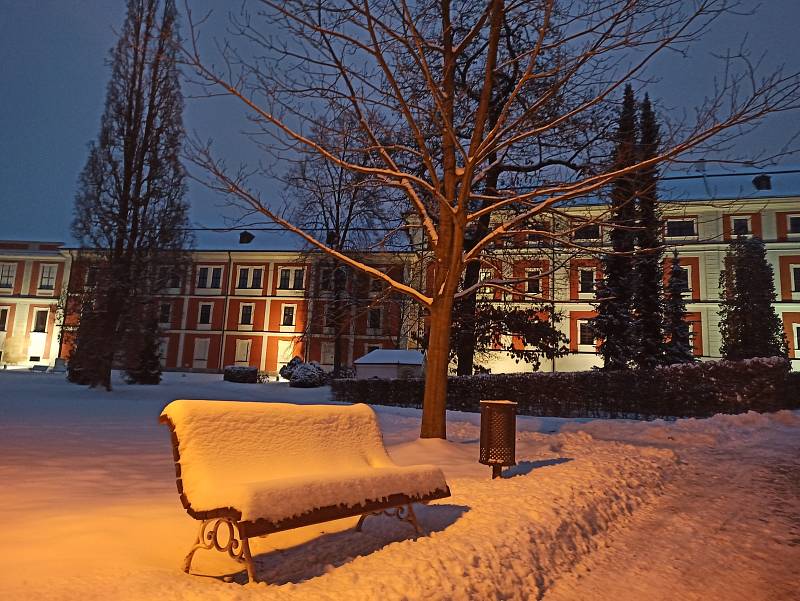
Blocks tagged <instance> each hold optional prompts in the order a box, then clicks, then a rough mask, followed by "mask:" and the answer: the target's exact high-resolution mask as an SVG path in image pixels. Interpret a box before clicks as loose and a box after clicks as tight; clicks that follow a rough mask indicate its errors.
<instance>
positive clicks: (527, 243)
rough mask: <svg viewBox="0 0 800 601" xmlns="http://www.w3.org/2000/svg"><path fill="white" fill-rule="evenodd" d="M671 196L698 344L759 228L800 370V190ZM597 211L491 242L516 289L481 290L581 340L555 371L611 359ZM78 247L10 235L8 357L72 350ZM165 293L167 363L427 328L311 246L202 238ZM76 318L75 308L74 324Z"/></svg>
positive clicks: (670, 237) (326, 354)
mask: <svg viewBox="0 0 800 601" xmlns="http://www.w3.org/2000/svg"><path fill="white" fill-rule="evenodd" d="M662 209H663V218H664V239H665V243H666V245H667V249H666V252H665V253H664V256H665V258H664V261H665V266H666V265H667V263H668V262H669V260H670V256H671V252H672V249H673V248H674V249H677V250H678V253H679V258H680V263H681V266H682V268H683V274H684V277H683V279H684V281H685V293H684V294H685V297H686V301H687V310H688V316H687V319H688V321H689V323H690V326H691V327H690V329H691V343H692V346H693V348H694V353H695V355H696V356H697V357H698V358H706V359H713V358H719V357H720V354H719V348H720V342H721V340H720V333H719V315H718V310H719V299H720V291H719V286H718V282H719V274H720V271H721V269H723V267H724V257H725V253H726V251H727V246H728V244H729V243H730V241H731V240H732V239H733V238H735V237H736V236H739V235H742V236H758V237H760V238H761V239H762V240H764V242H765V244H766V247H767V256H768V260H769V261H770V263H771V265H772V267H773V271H774V276H775V287H776V291H777V298H776V301H775V308H776V311H777V313H778V315H779V316H780V317H781V319H782V321H783V324H784V330H785V334H786V339H787V341H788V343H789V356H790V358H791V359H792V364H793V367H794V369H800V198H798V197H786V198H769V199H764V198H752V199H737V200H733V201H731V200H728V201H708V200H703V201H684V202H671V203H663V204H662ZM602 210H603V208H602V207H595V208H588V209H587V208H586V207H582V208H580V209H576V211H575V212H576V215H577V214H578V213H579V212H580V215H581V219H586V218H587V211H588V217H589V219H591V218H592V212H595V213H596V214H598V215H599V213H600V212H601V211H602ZM586 223H587V225H585V226H581V227H576V228H574V234H573V244H571V245H569V246H564V245H561V246H559V245H554V244H550V243H547V242H546V241H543V240H542V239H540V238H536V237H530V236H529V237H527V238H522V239H518V240H514V241H513V242H512V243H511V244H507V245H505V246H504V247H502V248H494V249H492V250H490V251H488V252H487V257H486V259H487V260H486V261H485V264H486V267H485V268H484V270H483V272H482V274H481V275H482V278H485V279H489V278H500V279H507V280H510V281H513V282H514V283H513V284H512V286H513V288H514V289H515V290H516V292H511V291H504V292H500V291H498V290H495V289H488V288H485V289H483V290H482V291H481V292H480V293H479V294H480V295H481V299H482V300H483V301H486V302H490V303H497V304H500V303H502V304H506V305H509V304H510V305H518V306H524V305H525V304H527V303H532V302H536V303H537V304H542V303H546V304H549V305H550V307H551V308H552V310H554V311H556V312H558V313H559V314H560V315H561V321H560V324H559V327H560V328H561V330H562V332H563V333H564V334H565V335H566V337H567V338H568V340H569V346H570V350H571V351H572V353H571V354H570V355H568V356H565V357H561V358H558V359H556V360H555V361H552V362H551V361H547V360H545V361H543V363H542V365H541V367H540V369H541V370H544V371H550V370H552V371H575V370H583V369H589V368H591V367H594V366H599V365H600V359H599V357H598V355H597V353H596V343H597V341H596V340H595V339H594V336H593V333H592V330H591V327H590V320H591V318H592V317H594V315H595V308H594V304H593V303H594V300H595V293H594V289H595V284H596V281H597V280H598V279H599V278H600V277H601V276H602V273H601V263H600V260H599V259H598V258H597V256H596V254H590V253H587V252H582V251H581V247H582V246H585V247H587V248H588V247H592V248H597V247H601V246H603V245H607V244H608V231H606V230H605V229H604V227H603V226H602V225H600V224H598V223H592V222H591V221H590V222H586ZM75 257H76V251H74V250H67V249H63V248H62V247H61V245H60V244H59V243H55V242H11V241H7V242H0V353H2V354H0V365H10V366H22V367H26V366H28V367H29V366H31V365H36V364H44V365H52V364H53V362H54V360H55V359H56V358H57V357H59V356H60V357H62V358H64V359H68V357H69V352H70V349H71V343H70V336H69V335H68V334H67V335H65V336H63V340H60V336H59V327H60V325H61V323H62V321H61V320H60V318H58V316H57V313H58V301H59V298H60V297H61V296H62V293H63V291H64V287H65V286H66V285H67V282H69V288H70V289H72V290H75V289H77V288H79V287H81V286H86V285H87V283H88V281H87V278H89V277H90V276H89V274H88V273H87V272H86V271H84V270H82V269H81V268H80V267H78V264H77V263H76V262H75V261H74V259H75ZM368 260H369V262H370V263H371V264H372V265H373V266H376V267H378V268H379V269H381V270H383V271H385V272H387V273H392V274H393V276H395V277H396V278H401V279H403V281H410V280H411V279H413V278H414V276H413V275H412V274H411V273H410V268H409V265H410V264H414V265H416V266H418V265H419V264H420V262H421V261H424V258H420V256H418V255H411V254H409V255H398V254H383V255H381V254H374V255H370V256H369V258H368ZM416 271H417V272H418V273H424V272H425V269H424V267H423V268H422V269H417V270H416ZM667 272H668V270H667V269H665V273H667ZM337 277H339V278H340V280H338V283H337ZM417 284H419V282H417ZM527 295H532V296H534V297H536V298H537V300H536V301H532V300H528V299H529V298H530V297H529V296H527ZM157 302H158V313H159V321H160V327H161V330H162V338H161V349H162V352H161V354H162V363H163V365H164V368H165V369H168V370H170V369H175V370H195V371H219V370H221V369H222V367H224V366H225V365H250V366H253V367H257V368H258V369H259V370H261V371H263V372H266V373H268V374H271V375H275V374H277V372H278V371H279V370H280V368H281V366H283V365H285V364H286V363H287V362H288V361H289V360H290V359H291V358H292V357H294V356H299V357H301V358H303V359H304V360H306V361H317V362H319V363H320V364H321V365H322V366H323V367H325V368H327V369H331V368H332V366H333V356H334V352H335V349H336V348H337V347H338V351H339V354H340V357H341V363H342V364H343V365H352V364H353V361H355V360H356V359H358V358H359V357H361V356H363V355H365V354H367V353H368V352H370V351H371V350H373V349H376V348H384V349H393V348H414V347H415V346H416V345H417V342H418V341H419V339H420V337H421V332H423V330H424V318H423V315H422V312H421V311H420V309H419V307H417V306H416V305H415V304H414V303H413V302H412V301H411V300H409V299H406V298H404V297H401V296H399V295H397V294H390V293H388V292H387V290H385V289H384V287H383V286H382V284H381V283H380V282H378V281H376V280H371V279H370V278H367V277H365V276H363V275H359V274H357V273H355V272H353V271H352V270H350V269H346V268H341V267H337V266H336V264H334V263H331V262H330V261H329V260H327V259H325V258H324V257H322V258H321V257H320V256H319V255H316V254H309V253H299V252H284V251H280V252H278V251H240V250H235V251H233V250H232V251H195V252H193V253H192V265H191V268H190V269H189V270H188V271H187V273H185V274H183V275H178V276H176V277H175V278H174V279H173V281H171V282H170V285H169V287H168V288H166V289H165V290H164V293H163V294H162V295H161V296H160V297H159V298H158V301H157ZM334 316H336V317H334ZM76 320H77V316H75V315H69V314H67V315H66V316H64V320H63V323H64V324H66V328H65V330H67V331H68V330H69V329H70V327H72V326H74V325H75V323H76ZM476 363H477V364H479V365H481V366H482V367H484V368H487V369H490V370H491V371H492V372H493V373H500V372H513V371H525V370H527V369H529V368H528V367H527V366H526V365H525V364H524V363H516V362H515V361H514V359H513V358H511V357H509V356H508V355H507V354H506V353H504V352H502V351H500V350H498V349H483V350H482V351H481V352H480V353H479V357H477V360H476Z"/></svg>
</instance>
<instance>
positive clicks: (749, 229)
mask: <svg viewBox="0 0 800 601" xmlns="http://www.w3.org/2000/svg"><path fill="white" fill-rule="evenodd" d="M730 220H731V238H738V237H739V236H743V237H745V238H749V237H751V236H752V235H753V219H752V217H750V215H731V216H730ZM737 221H745V222H746V223H747V231H746V232H745V233H743V234H740V233H738V232H737V231H736V222H737Z"/></svg>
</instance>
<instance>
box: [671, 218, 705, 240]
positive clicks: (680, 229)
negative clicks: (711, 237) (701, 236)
mask: <svg viewBox="0 0 800 601" xmlns="http://www.w3.org/2000/svg"><path fill="white" fill-rule="evenodd" d="M666 235H667V238H686V237H689V236H696V235H697V231H696V228H695V220H694V219H667V233H666Z"/></svg>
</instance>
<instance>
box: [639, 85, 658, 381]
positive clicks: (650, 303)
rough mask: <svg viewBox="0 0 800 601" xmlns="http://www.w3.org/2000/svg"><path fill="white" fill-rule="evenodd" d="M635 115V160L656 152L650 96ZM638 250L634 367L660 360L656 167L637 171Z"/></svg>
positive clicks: (644, 158) (655, 128)
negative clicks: (636, 123) (637, 125)
mask: <svg viewBox="0 0 800 601" xmlns="http://www.w3.org/2000/svg"><path fill="white" fill-rule="evenodd" d="M639 114H640V117H639V128H640V134H639V161H647V160H648V159H651V158H653V157H654V156H656V154H657V153H658V145H659V142H660V135H659V127H658V122H657V121H656V116H655V113H654V112H653V107H652V106H651V104H650V98H649V97H648V96H647V94H645V97H644V100H643V101H642V105H641V109H640V113H639ZM637 197H638V206H637V210H638V224H637V225H638V230H637V232H636V237H637V242H638V247H639V252H638V253H637V254H636V256H635V258H634V273H635V277H634V278H633V282H634V285H635V288H634V292H633V306H634V309H633V311H634V315H635V326H636V327H635V331H636V338H637V344H636V347H637V348H636V353H635V356H634V361H635V362H636V365H637V367H639V368H642V369H652V368H654V367H655V366H656V365H659V364H660V363H662V362H663V360H664V329H663V321H664V316H663V305H662V303H663V298H662V282H663V279H664V278H663V272H662V267H661V265H662V258H663V252H662V229H661V228H662V222H661V215H660V213H659V209H658V169H657V167H644V168H642V169H640V170H639V171H638V173H637Z"/></svg>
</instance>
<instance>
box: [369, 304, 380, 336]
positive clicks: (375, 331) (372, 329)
mask: <svg viewBox="0 0 800 601" xmlns="http://www.w3.org/2000/svg"><path fill="white" fill-rule="evenodd" d="M373 315H377V316H378V327H373V325H372V321H373ZM367 333H369V334H382V333H383V307H369V308H368V309H367Z"/></svg>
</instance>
